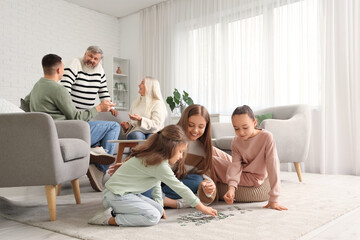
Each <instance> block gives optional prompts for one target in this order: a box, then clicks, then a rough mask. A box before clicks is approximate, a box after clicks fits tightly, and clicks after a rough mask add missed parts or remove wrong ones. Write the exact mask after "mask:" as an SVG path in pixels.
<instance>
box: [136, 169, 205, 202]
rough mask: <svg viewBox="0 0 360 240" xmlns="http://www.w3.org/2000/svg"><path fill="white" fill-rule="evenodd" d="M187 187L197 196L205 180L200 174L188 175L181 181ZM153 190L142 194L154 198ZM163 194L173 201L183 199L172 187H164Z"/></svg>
mask: <svg viewBox="0 0 360 240" xmlns="http://www.w3.org/2000/svg"><path fill="white" fill-rule="evenodd" d="M179 180H180V181H181V182H182V183H183V184H184V185H185V186H187V187H188V188H190V190H191V191H192V192H193V193H194V194H196V193H197V191H198V188H199V185H200V183H201V182H202V181H203V180H204V179H203V177H202V176H201V175H198V174H188V175H187V176H186V178H183V179H179ZM151 192H152V189H150V190H148V191H146V192H144V193H142V195H144V196H146V197H148V198H152V197H151ZM162 192H163V193H164V194H165V197H168V198H171V199H180V198H181V197H180V196H179V195H178V194H177V193H176V192H174V191H173V190H172V189H171V188H170V187H168V186H167V185H164V186H163V187H162Z"/></svg>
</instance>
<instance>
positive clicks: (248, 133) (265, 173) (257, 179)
mask: <svg viewBox="0 0 360 240" xmlns="http://www.w3.org/2000/svg"><path fill="white" fill-rule="evenodd" d="M231 120H232V124H233V126H234V130H235V133H236V137H235V138H234V139H233V141H232V144H231V151H232V162H231V163H230V164H229V167H228V168H227V171H226V183H227V184H228V191H227V193H226V194H225V195H224V197H223V198H224V200H225V202H226V203H227V204H233V201H234V200H233V199H234V197H235V189H236V188H237V186H255V187H256V186H260V185H261V184H262V183H263V182H264V180H265V179H266V178H267V177H268V178H269V182H270V188H271V189H270V192H269V195H270V198H269V202H268V204H267V205H266V206H264V207H265V208H272V209H276V210H280V211H281V210H287V208H286V207H284V206H281V205H280V204H279V203H278V198H279V196H280V178H279V173H280V170H279V169H280V168H279V165H280V163H279V158H278V155H277V150H276V146H275V141H274V139H273V136H272V134H271V133H270V132H269V131H267V130H265V129H259V128H257V127H256V125H257V120H256V118H255V116H254V113H253V111H252V110H251V108H250V107H249V106H246V105H244V106H241V107H237V108H236V109H235V110H234V112H233V114H232V116H231Z"/></svg>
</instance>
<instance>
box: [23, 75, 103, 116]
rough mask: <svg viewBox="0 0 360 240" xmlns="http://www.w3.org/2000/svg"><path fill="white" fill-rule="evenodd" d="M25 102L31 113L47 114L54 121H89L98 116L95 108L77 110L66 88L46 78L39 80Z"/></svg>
mask: <svg viewBox="0 0 360 240" xmlns="http://www.w3.org/2000/svg"><path fill="white" fill-rule="evenodd" d="M25 101H27V102H29V101H30V111H31V112H44V113H48V114H50V115H51V117H52V118H53V119H54V120H84V121H89V120H90V119H92V118H93V117H95V116H96V115H97V114H98V112H97V110H96V108H95V107H93V108H90V109H87V110H84V111H80V110H77V109H76V108H75V105H74V103H73V102H72V99H71V96H70V94H69V92H68V91H67V90H66V88H65V87H63V86H62V85H60V84H58V83H57V82H55V81H54V80H51V79H47V78H40V80H39V81H38V82H37V83H36V84H35V85H34V87H33V89H32V90H31V92H30V94H29V95H28V96H26V98H25Z"/></svg>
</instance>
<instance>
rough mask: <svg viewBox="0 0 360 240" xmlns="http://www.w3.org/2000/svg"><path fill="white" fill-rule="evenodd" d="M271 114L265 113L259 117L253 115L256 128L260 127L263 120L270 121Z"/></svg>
mask: <svg viewBox="0 0 360 240" xmlns="http://www.w3.org/2000/svg"><path fill="white" fill-rule="evenodd" d="M272 115H273V114H272V113H265V114H261V115H255V118H256V119H257V126H258V127H260V124H261V122H262V121H264V120H265V119H272Z"/></svg>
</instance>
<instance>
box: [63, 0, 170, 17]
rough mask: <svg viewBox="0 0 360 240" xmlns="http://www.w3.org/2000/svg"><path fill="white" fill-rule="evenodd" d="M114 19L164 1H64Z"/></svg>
mask: <svg viewBox="0 0 360 240" xmlns="http://www.w3.org/2000/svg"><path fill="white" fill-rule="evenodd" d="M65 1H67V2H70V3H73V4H76V5H78V6H81V7H84V8H88V9H92V10H95V11H97V12H100V13H104V14H107V15H110V16H114V17H119V18H120V17H125V16H127V15H130V14H133V13H136V12H138V11H139V10H141V9H144V8H147V7H150V6H152V5H154V4H157V3H160V2H164V1H166V0H101V1H99V0H65Z"/></svg>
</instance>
